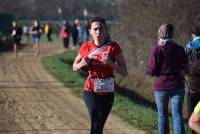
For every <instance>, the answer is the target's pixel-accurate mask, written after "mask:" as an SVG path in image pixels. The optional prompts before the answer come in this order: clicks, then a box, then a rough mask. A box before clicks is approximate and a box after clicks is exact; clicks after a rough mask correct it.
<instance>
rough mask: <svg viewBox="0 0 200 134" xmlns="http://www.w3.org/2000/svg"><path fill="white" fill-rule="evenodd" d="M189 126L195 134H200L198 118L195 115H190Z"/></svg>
mask: <svg viewBox="0 0 200 134" xmlns="http://www.w3.org/2000/svg"><path fill="white" fill-rule="evenodd" d="M189 126H190V128H192V129H193V130H194V131H195V132H197V133H198V134H200V117H199V116H198V115H197V114H196V113H194V112H193V113H192V115H191V117H190V119H189Z"/></svg>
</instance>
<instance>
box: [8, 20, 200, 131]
mask: <svg viewBox="0 0 200 134" xmlns="http://www.w3.org/2000/svg"><path fill="white" fill-rule="evenodd" d="M44 31H45V34H46V35H47V39H48V41H52V38H51V33H52V29H51V27H50V25H49V24H46V25H45V28H44ZM42 32H43V30H42V27H41V26H40V23H39V21H37V20H35V21H34V22H33V26H32V27H31V30H28V28H25V27H23V31H22V30H20V28H19V27H18V25H17V22H16V21H14V22H13V30H12V34H11V36H12V39H13V43H14V56H15V57H17V50H18V46H19V44H20V40H21V35H22V33H24V34H25V35H27V38H29V36H28V34H31V35H32V43H33V48H34V52H35V56H38V55H39V40H40V36H41V34H42ZM59 34H60V37H61V38H62V40H63V46H64V48H66V49H68V48H69V42H70V39H72V43H73V48H75V47H79V48H80V49H79V51H78V54H77V56H76V58H75V60H74V63H73V70H74V71H78V70H80V69H81V68H87V70H88V73H89V75H88V77H87V79H86V81H85V86H84V92H83V98H84V102H85V104H86V107H87V109H88V113H89V115H90V120H91V130H90V134H103V128H104V124H105V122H106V120H107V117H108V116H109V113H110V111H111V109H112V105H113V101H114V91H115V89H116V86H115V73H114V72H118V73H119V74H121V75H123V76H126V75H127V74H128V71H127V66H126V62H125V60H124V57H123V53H122V50H121V48H120V45H118V43H116V42H114V41H112V40H111V39H110V36H109V33H108V31H107V26H106V21H105V19H104V18H101V17H94V18H92V19H91V20H90V21H87V22H86V23H85V26H82V24H81V23H80V21H79V20H78V19H75V20H74V21H73V23H72V24H69V22H67V21H63V23H62V27H61V29H60V32H59ZM191 35H192V41H191V42H189V43H188V44H187V45H186V48H184V47H183V46H181V45H179V44H177V43H176V42H175V41H174V39H173V36H174V26H173V25H172V24H163V25H161V26H160V27H159V29H158V41H157V43H155V46H154V47H153V48H152V49H151V51H150V56H149V62H148V65H147V70H146V73H147V75H150V76H155V77H156V78H155V81H154V90H153V92H154V96H155V102H156V106H157V110H158V133H159V134H169V133H170V129H169V112H168V104H169V102H171V107H172V117H173V132H174V134H185V127H184V120H183V113H182V110H183V104H184V98H185V93H186V95H187V98H188V99H187V102H188V118H189V126H190V127H191V128H192V129H193V131H192V134H195V133H198V134H199V133H200V86H198V85H199V80H198V79H200V71H199V70H198V69H200V62H199V61H200V60H199V59H200V25H197V26H195V28H194V29H193V31H192V33H191ZM90 36H91V39H90ZM70 37H71V38H70ZM84 38H85V39H84ZM185 78H187V79H186V80H185ZM185 85H186V86H185Z"/></svg>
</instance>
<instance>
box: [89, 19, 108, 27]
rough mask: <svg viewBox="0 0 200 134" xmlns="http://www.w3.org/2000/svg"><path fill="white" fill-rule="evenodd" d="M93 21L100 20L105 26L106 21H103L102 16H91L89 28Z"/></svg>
mask: <svg viewBox="0 0 200 134" xmlns="http://www.w3.org/2000/svg"><path fill="white" fill-rule="evenodd" d="M93 22H101V23H102V24H104V25H105V26H106V21H105V19H104V18H103V17H94V18H92V19H91V20H90V26H89V28H91V24H92V23H93Z"/></svg>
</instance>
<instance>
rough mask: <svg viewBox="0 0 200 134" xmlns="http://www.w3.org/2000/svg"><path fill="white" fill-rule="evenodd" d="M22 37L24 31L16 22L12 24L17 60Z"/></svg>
mask: <svg viewBox="0 0 200 134" xmlns="http://www.w3.org/2000/svg"><path fill="white" fill-rule="evenodd" d="M21 36H22V29H21V28H20V27H19V26H18V25H17V22H16V21H13V22H12V34H11V37H12V40H13V44H14V57H15V58H17V51H18V47H19V45H20V41H21Z"/></svg>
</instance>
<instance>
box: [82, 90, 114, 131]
mask: <svg viewBox="0 0 200 134" xmlns="http://www.w3.org/2000/svg"><path fill="white" fill-rule="evenodd" d="M83 99H84V101H85V104H86V106H87V109H88V112H89V115H90V119H91V130H90V134H103V128H104V125H105V122H106V120H107V117H108V115H109V113H110V111H111V109H112V106H113V102H114V93H111V94H107V95H98V94H95V93H91V92H88V91H84V93H83Z"/></svg>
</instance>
